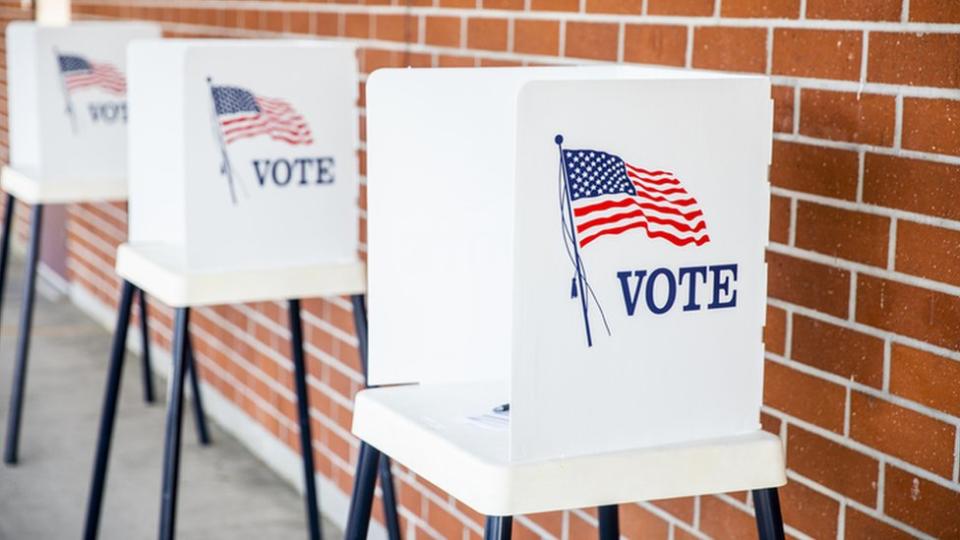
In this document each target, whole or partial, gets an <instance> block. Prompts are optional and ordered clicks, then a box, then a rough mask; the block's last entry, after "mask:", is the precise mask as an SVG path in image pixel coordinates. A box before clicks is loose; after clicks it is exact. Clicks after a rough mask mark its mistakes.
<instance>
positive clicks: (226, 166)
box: [207, 77, 237, 205]
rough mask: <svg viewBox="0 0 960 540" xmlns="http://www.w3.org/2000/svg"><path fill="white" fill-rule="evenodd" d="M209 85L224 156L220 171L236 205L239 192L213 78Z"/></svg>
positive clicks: (215, 125) (214, 120)
mask: <svg viewBox="0 0 960 540" xmlns="http://www.w3.org/2000/svg"><path fill="white" fill-rule="evenodd" d="M207 85H208V86H209V87H210V99H211V100H212V101H213V124H214V131H216V132H217V142H218V143H220V155H221V156H222V157H223V164H222V165H221V166H220V173H221V174H223V175H225V176H226V177H227V185H228V186H229V187H230V200H231V201H232V202H233V204H234V205H236V204H237V194H236V191H235V189H234V187H233V167H231V166H230V156H229V155H228V154H227V143H226V142H224V140H223V130H222V129H221V128H220V117H219V116H218V115H217V98H216V96H215V95H214V93H213V79H212V78H210V77H207Z"/></svg>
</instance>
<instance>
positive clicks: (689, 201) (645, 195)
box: [637, 191, 697, 206]
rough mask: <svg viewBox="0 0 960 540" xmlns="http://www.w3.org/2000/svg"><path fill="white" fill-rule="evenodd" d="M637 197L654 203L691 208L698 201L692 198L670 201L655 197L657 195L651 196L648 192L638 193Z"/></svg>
mask: <svg viewBox="0 0 960 540" xmlns="http://www.w3.org/2000/svg"><path fill="white" fill-rule="evenodd" d="M637 197H641V198H644V199H649V200H651V201H654V202H663V203H668V204H674V205H677V206H690V205H693V204H697V200H696V199H694V198H693V197H690V198H689V199H676V200H672V199H668V198H666V197H657V196H655V195H650V194H649V193H647V192H646V191H638V192H637Z"/></svg>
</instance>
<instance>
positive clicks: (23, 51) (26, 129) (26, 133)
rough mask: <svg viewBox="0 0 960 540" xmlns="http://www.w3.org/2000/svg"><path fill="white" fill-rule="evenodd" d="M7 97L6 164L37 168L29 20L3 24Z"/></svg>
mask: <svg viewBox="0 0 960 540" xmlns="http://www.w3.org/2000/svg"><path fill="white" fill-rule="evenodd" d="M7 85H8V86H7V99H8V100H9V101H8V102H9V103H16V106H15V107H8V114H9V122H10V164H11V165H13V166H15V167H18V168H20V169H23V170H32V171H36V172H39V170H40V163H41V159H40V158H41V152H40V122H39V112H40V103H39V96H40V91H39V88H37V34H36V27H35V26H34V25H33V23H26V22H13V23H10V25H9V26H8V27H7Z"/></svg>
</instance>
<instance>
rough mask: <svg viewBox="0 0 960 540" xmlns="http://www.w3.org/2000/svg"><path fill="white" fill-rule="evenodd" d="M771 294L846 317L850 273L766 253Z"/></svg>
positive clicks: (777, 254) (784, 299)
mask: <svg viewBox="0 0 960 540" xmlns="http://www.w3.org/2000/svg"><path fill="white" fill-rule="evenodd" d="M767 272H768V275H769V277H768V289H769V294H770V296H772V297H774V298H778V299H780V300H783V301H785V302H790V303H792V304H797V305H800V306H805V307H808V308H811V309H815V310H817V311H821V312H823V313H828V314H830V315H834V316H836V317H841V318H843V317H846V316H847V311H848V308H849V297H850V272H848V271H846V270H841V269H839V268H834V267H831V266H826V265H823V264H819V263H815V262H811V261H806V260H803V259H798V258H796V257H791V256H789V255H783V254H780V253H775V252H772V251H768V252H767Z"/></svg>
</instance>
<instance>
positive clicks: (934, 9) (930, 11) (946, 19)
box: [910, 0, 960, 23]
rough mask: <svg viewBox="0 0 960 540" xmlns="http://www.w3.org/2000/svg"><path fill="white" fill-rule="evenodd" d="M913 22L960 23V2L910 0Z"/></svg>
mask: <svg viewBox="0 0 960 540" xmlns="http://www.w3.org/2000/svg"><path fill="white" fill-rule="evenodd" d="M910 20H911V21H913V22H936V23H960V2H950V1H949V0H946V1H945V0H910Z"/></svg>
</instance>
